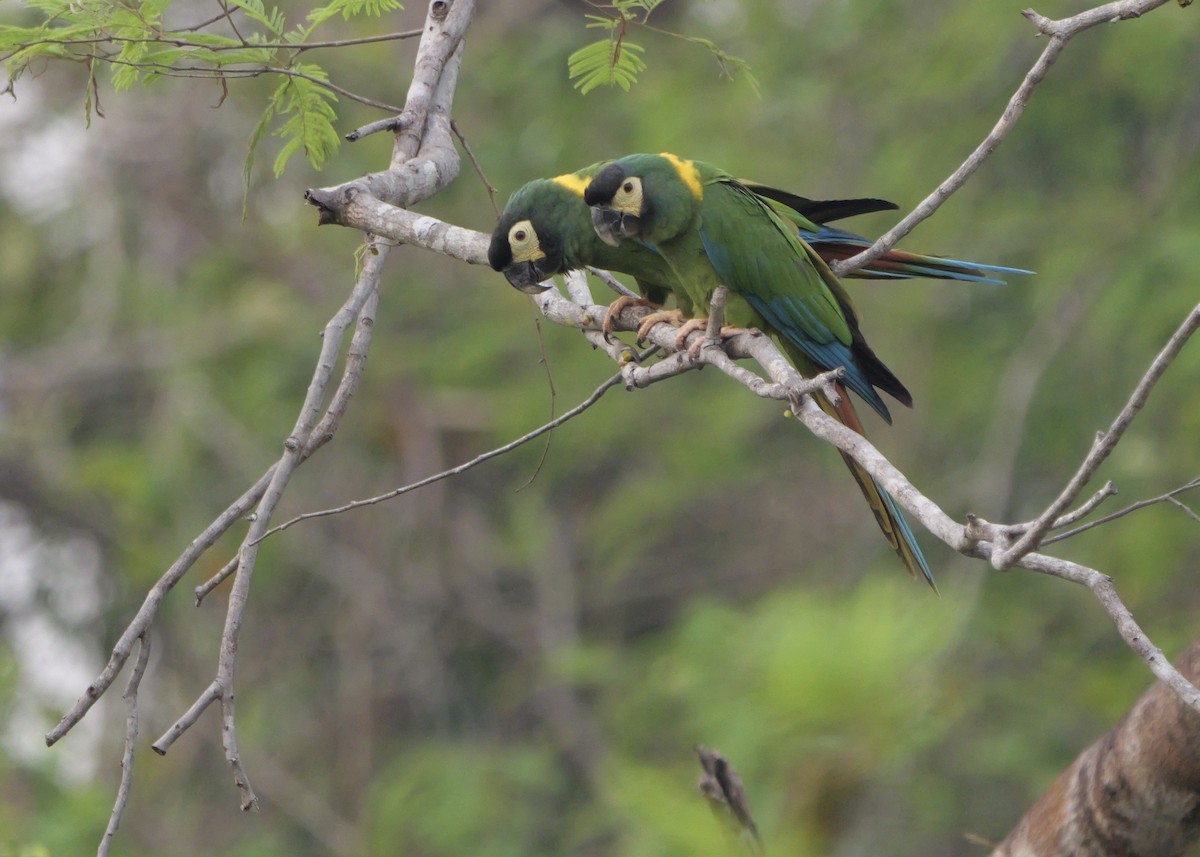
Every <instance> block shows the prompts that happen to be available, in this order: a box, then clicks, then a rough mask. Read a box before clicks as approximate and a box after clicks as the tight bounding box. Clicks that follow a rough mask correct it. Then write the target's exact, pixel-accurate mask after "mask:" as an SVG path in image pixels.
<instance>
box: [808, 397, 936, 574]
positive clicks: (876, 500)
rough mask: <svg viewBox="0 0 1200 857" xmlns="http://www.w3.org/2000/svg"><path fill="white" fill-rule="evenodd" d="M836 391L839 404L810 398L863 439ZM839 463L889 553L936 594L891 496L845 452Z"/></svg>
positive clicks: (855, 417)
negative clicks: (868, 510) (863, 500)
mask: <svg viewBox="0 0 1200 857" xmlns="http://www.w3.org/2000/svg"><path fill="white" fill-rule="evenodd" d="M837 388H838V393H839V394H841V399H842V401H841V404H840V405H837V406H834V404H833V403H832V402H830V401H829V399H828V398H826V397H825V396H824V395H823V394H821V393H817V394H815V395H814V396H813V399H814V400H815V401H816V403H817V404H818V405H819V406H820V408H821V410H823V411H824V412H825V413H827V414H829V416H831V417H833V418H834V419H835V420H837V421H838V422H840V423H841V424H842V425H844V426H846V427H847V428H849V429H852V430H853V431H856V432H858V433H859V434H861V435H862V436H863V437H866V432H864V431H863V427H862V423H860V422H859V421H858V413H857V412H856V411H855V410H854V405H853V403H852V402H851V401H850V397H849V396H848V395H847V394H846V391H845V390H844V389H843V388H842V386H841V385H840V384H839V385H837ZM840 451H841V450H839V452H840ZM842 460H844V461H845V462H846V466H847V467H848V468H850V473H851V475H852V476H854V481H855V482H857V483H858V487H859V488H860V489H861V490H862V493H863V496H864V497H866V498H867V505H868V506H870V507H871V512H872V513H873V514H874V515H875V521H876V522H877V523H878V524H879V529H881V530H883V537H884V538H885V539H887V541H888V544H889V545H891V546H892V550H894V551H895V552H896V553H897V554H898V555H899V556H900V559H901V560H902V561H903V562H904V567H905V568H907V569H908V573H909V574H910V575H911V576H912V578H913V579H914V580H916V579H917V578H918V576H920V577H923V578H925V582H926V583H928V584H929V585H930V586H931V587H932V588H933V591H934V592H937V591H938V588H937V584H936V583H934V580H933V572H931V571H930V570H929V564H928V563H927V562H925V556H924V554H922V553H921V548H920V546H919V545H918V544H917V539H916V536H914V535H913V531H912V528H911V527H909V525H908V521H906V520H905V519H904V513H903V512H901V511H900V507H899V506H898V505H897V504H896V501H895V500H894V499H893V498H892V495H891V494H889V493H888V492H887V491H885V490H883V488H882V487H881V486H880V485H879V483H877V482H876V481H875V480H874V478H872V476H871V474H869V473H867V471H866V470H864V469H863V467H862V465H861V464H859V463H858V462H857V461H855V460H854V459H853V458H851V457H850V456H849V455H847V454H846V453H844V452H842Z"/></svg>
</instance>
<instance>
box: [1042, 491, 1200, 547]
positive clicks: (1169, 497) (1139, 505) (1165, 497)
mask: <svg viewBox="0 0 1200 857" xmlns="http://www.w3.org/2000/svg"><path fill="white" fill-rule="evenodd" d="M1110 484H1111V483H1110ZM1194 488H1200V476H1197V477H1196V478H1195V479H1193V480H1192V481H1191V482H1188V483H1185V484H1183V485H1180V486H1179V487H1178V488H1175V489H1173V490H1171V491H1168V492H1167V493H1166V494H1160V495H1159V496H1157V497H1151V498H1150V499H1149V500H1139V501H1138V502H1136V503H1131V504H1130V505H1128V506H1126V507H1125V508H1124V509H1120V510H1118V511H1116V512H1113V513H1112V514H1111V515H1105V516H1104V517H1103V518H1097V519H1096V520H1095V521H1092V522H1091V523H1089V524H1084V525H1083V526H1081V527H1076V528H1075V529H1073V530H1068V531H1067V532H1065V533H1059V534H1058V535H1056V536H1053V537H1051V538H1048V539H1044V540H1043V541H1042V545H1043V547H1044V546H1045V545H1052V544H1054V543H1055V542H1059V541H1062V540H1063V539H1069V538H1071V536H1077V535H1079V534H1080V533H1082V532H1084V531H1085V530H1090V529H1092V528H1093V527H1098V526H1100V525H1101V524H1107V523H1108V522H1109V521H1115V520H1116V519H1117V518H1123V517H1125V516H1126V515H1128V514H1130V513H1131V512H1136V511H1137V510H1138V509H1144V508H1146V507H1147V506H1153V505H1154V504H1156V503H1169V502H1172V501H1175V497H1176V495H1178V494H1182V493H1184V492H1185V491H1191V490H1192V489H1194ZM1175 502H1177V501H1175ZM1179 505H1180V506H1182V505H1183V504H1182V503H1180V504H1179ZM1185 508H1186V507H1185ZM1188 511H1189V512H1190V511H1191V510H1190V509H1189V510H1188Z"/></svg>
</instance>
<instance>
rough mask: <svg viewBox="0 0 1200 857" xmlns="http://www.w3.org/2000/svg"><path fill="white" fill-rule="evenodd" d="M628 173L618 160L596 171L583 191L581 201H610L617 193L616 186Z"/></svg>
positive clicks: (590, 203)
mask: <svg viewBox="0 0 1200 857" xmlns="http://www.w3.org/2000/svg"><path fill="white" fill-rule="evenodd" d="M628 175H629V173H628V172H627V171H626V169H625V167H624V166H622V165H621V163H620V162H619V161H614V162H613V163H611V164H609V165H608V166H606V167H605V168H604V169H602V170H600V172H598V173H596V175H595V177H594V178H593V179H592V183H591V184H589V185H588V186H587V190H586V191H584V192H583V201H584V202H586V203H587V204H588V205H600V204H602V203H605V202H610V201H612V198H613V197H614V196H615V195H616V193H617V188H619V187H620V186H621V182H623V181H625V179H626V177H627V176H628Z"/></svg>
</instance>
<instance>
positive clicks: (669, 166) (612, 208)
mask: <svg viewBox="0 0 1200 857" xmlns="http://www.w3.org/2000/svg"><path fill="white" fill-rule="evenodd" d="M703 197H704V192H703V189H702V186H701V183H700V179H699V174H698V172H697V171H696V168H695V167H694V166H693V164H692V162H691V161H685V160H683V159H681V158H678V157H676V156H675V155H671V154H668V153H666V152H664V153H663V154H661V155H628V156H626V157H624V158H620V159H619V160H616V161H613V162H612V163H611V164H608V165H607V166H605V167H604V168H603V169H601V170H600V171H599V172H597V173H596V175H595V177H594V178H593V179H592V181H591V183H590V184H589V185H588V186H587V190H585V191H584V194H583V200H584V202H586V203H587V204H588V205H589V206H591V207H592V227H593V228H594V229H595V230H596V234H597V235H598V236H599V237H600V240H602V241H604V242H605V243H606V244H609V245H611V246H614V247H615V246H617V245H619V244H620V242H621V239H622V238H636V239H638V240H640V241H642V242H643V243H646V244H654V243H658V242H660V241H666V240H669V239H671V238H673V237H675V236H676V235H678V234H679V233H680V232H682V231H683V230H684V229H686V228H687V227H688V225H689V224H690V223H691V222H692V219H693V217H694V216H695V213H696V211H697V206H698V204H699V202H700V200H701V199H703Z"/></svg>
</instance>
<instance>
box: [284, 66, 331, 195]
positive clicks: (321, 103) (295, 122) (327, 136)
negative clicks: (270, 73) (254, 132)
mask: <svg viewBox="0 0 1200 857" xmlns="http://www.w3.org/2000/svg"><path fill="white" fill-rule="evenodd" d="M294 71H296V72H299V73H302V74H306V75H308V76H309V77H311V78H315V80H309V79H306V78H303V77H294V76H291V75H289V76H288V77H287V78H285V79H284V82H283V83H281V84H280V86H279V88H278V89H276V90H275V97H274V99H273V103H274V106H275V110H276V112H277V113H278V115H280V116H287V117H288V118H287V121H285V122H284V123H283V125H282V126H281V127H280V128H279V129H278V130H277V131H275V136H277V137H283V138H284V139H285V140H286V142H285V143H284V145H283V148H282V149H281V150H280V152H279V155H278V156H276V158H275V167H274V169H275V175H276V176H279V175H280V174H281V173H282V172H283V170H284V167H285V166H287V162H288V161H289V160H290V159H291V157H292V155H294V154H296V152H298V151H300V149H301V148H303V149H304V154H305V155H306V156H307V157H308V161H309V163H310V164H312V165H313V167H314V169H318V170H319V169H321V168H322V167H324V166H325V162H326V161H327V160H328V159H329V157H330V156H331V155H334V154H336V153H337V150H338V147H339V146H340V145H341V137H339V136H338V133H337V129H336V128H334V126H333V120H334V119H335V118H336V114H335V112H334V109H333V106H332V103H331V102H334V101H337V95H336V94H335V93H334V92H332V91H331V90H329V89H327V88H325V87H323V86H321V85H320V83H318V82H317V81H325V80H328V78H327V77H326V74H325V70H324V69H322V68H321V67H320V66H317V65H312V64H300V65H297V66H296V67H295V69H294Z"/></svg>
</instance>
